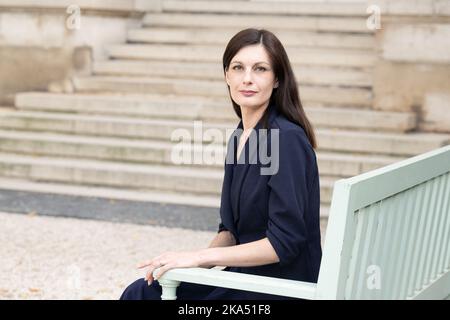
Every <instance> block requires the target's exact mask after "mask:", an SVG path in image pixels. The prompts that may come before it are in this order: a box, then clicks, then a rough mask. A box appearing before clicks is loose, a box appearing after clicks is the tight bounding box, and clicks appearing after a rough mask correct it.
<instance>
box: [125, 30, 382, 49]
mask: <svg viewBox="0 0 450 320" xmlns="http://www.w3.org/2000/svg"><path fill="white" fill-rule="evenodd" d="M239 31H240V28H236V27H234V28H223V27H219V28H217V27H216V28H211V27H209V28H201V27H180V28H173V27H172V28H167V27H166V28H160V27H151V28H140V29H132V30H130V31H129V32H128V36H127V40H128V42H140V43H173V44H181V43H184V44H215V45H223V46H225V45H226V44H227V43H228V41H229V40H230V39H231V38H232V37H233V36H234V35H235V34H236V33H237V32H239ZM270 31H271V32H273V33H274V34H275V35H276V36H277V37H278V38H279V39H280V41H281V43H283V45H284V46H286V47H288V46H297V47H326V48H357V49H372V48H374V46H375V39H374V37H373V36H372V35H371V34H349V33H336V32H312V31H301V30H295V31H294V30H285V29H278V28H277V29H270Z"/></svg>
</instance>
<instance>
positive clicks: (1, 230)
mask: <svg viewBox="0 0 450 320" xmlns="http://www.w3.org/2000/svg"><path fill="white" fill-rule="evenodd" d="M325 224H326V220H323V221H322V228H323V229H322V230H324V227H325ZM323 235H324V233H323V232H322V240H323V238H324V237H323ZM214 236H215V232H209V231H198V230H189V229H180V228H167V227H158V226H150V225H138V224H129V223H117V222H109V221H96V220H86V219H75V218H65V217H64V218H63V217H49V216H39V215H36V214H15V213H5V212H0V243H1V244H2V245H1V246H0V299H82V300H84V299H96V300H97V299H118V298H119V297H120V295H121V293H122V292H123V290H124V289H125V288H126V286H127V285H128V284H129V283H131V282H132V281H134V280H136V279H138V278H141V277H143V276H144V271H143V270H137V269H136V268H135V266H136V264H137V263H138V262H141V261H143V260H146V259H148V258H152V257H153V256H155V255H158V254H160V253H162V252H165V251H168V250H172V251H177V250H191V249H197V248H204V247H207V246H208V245H209V242H210V241H211V240H212V238H213V237H214Z"/></svg>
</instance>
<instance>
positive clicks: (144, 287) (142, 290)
mask: <svg viewBox="0 0 450 320" xmlns="http://www.w3.org/2000/svg"><path fill="white" fill-rule="evenodd" d="M160 299H161V286H160V285H159V284H158V282H157V281H153V283H152V284H151V285H150V286H149V285H148V284H147V281H145V279H143V278H141V279H138V280H136V281H135V282H133V283H131V284H130V285H129V286H128V287H127V288H126V289H125V290H124V292H123V293H122V295H121V296H120V300H160Z"/></svg>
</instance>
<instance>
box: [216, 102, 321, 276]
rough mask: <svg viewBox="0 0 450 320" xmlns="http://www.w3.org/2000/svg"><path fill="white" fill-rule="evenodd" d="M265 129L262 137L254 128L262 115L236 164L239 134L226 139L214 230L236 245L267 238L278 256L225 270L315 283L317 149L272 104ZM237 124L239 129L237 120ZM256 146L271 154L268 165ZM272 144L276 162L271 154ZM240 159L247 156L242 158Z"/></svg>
mask: <svg viewBox="0 0 450 320" xmlns="http://www.w3.org/2000/svg"><path fill="white" fill-rule="evenodd" d="M268 128H269V130H268V131H267V138H265V137H264V135H262V134H261V133H260V132H261V131H259V129H262V120H260V122H258V124H257V125H256V126H255V128H254V129H255V134H256V141H257V144H256V146H257V147H256V149H255V150H253V149H254V148H253V146H254V144H251V143H250V141H251V138H248V139H247V142H246V143H245V145H244V148H243V150H242V152H241V155H240V162H239V163H236V150H237V142H238V141H239V134H237V139H236V138H235V139H236V140H235V143H232V139H233V136H232V137H231V138H230V141H229V142H228V150H227V161H226V162H225V175H224V181H223V187H222V197H221V206H220V216H221V223H220V224H219V232H221V231H223V230H228V231H230V232H231V233H232V234H233V235H234V237H235V239H236V241H237V244H243V243H248V242H252V241H257V240H260V239H263V238H266V237H267V238H268V240H269V242H270V243H271V244H272V246H273V248H274V250H275V252H276V253H277V255H278V258H279V260H280V261H279V262H278V263H274V264H268V265H263V266H256V267H233V266H230V267H227V268H226V270H230V271H235V272H243V273H249V274H257V275H263V276H272V277H279V278H286V279H292V280H300V281H308V282H317V278H318V273H319V267H320V261H321V257H322V250H321V244H320V216H319V209H320V186H319V172H318V166H317V160H316V154H315V152H314V149H313V148H312V146H311V144H310V143H309V140H308V138H307V137H306V134H305V132H304V130H303V129H302V128H301V127H300V126H299V125H297V124H295V123H293V122H291V121H289V120H288V119H286V118H285V117H284V116H283V115H281V114H279V113H278V112H277V110H276V107H275V106H274V105H269V118H268ZM237 129H242V121H241V122H240V123H239V125H238V127H237ZM273 129H278V130H273ZM238 131H239V130H236V131H235V132H238ZM275 131H277V133H278V137H279V140H278V145H276V144H275V143H276V142H273V143H272V139H271V137H272V136H274V138H275V137H276V135H275ZM252 134H253V133H252ZM274 141H276V140H274ZM272 144H273V146H272ZM272 147H274V148H273V150H272ZM275 147H278V148H275ZM261 148H263V150H265V151H264V152H265V154H268V155H269V157H270V156H272V159H271V160H272V161H271V162H270V163H269V164H267V163H266V162H264V161H262V160H263V159H261V158H260V155H261V152H259V151H260V150H261ZM264 148H266V149H264ZM277 149H278V161H276V158H277V157H275V156H273V155H274V152H277V151H276V150H277ZM267 150H269V151H267ZM230 153H232V154H230ZM263 154H264V153H263ZM230 159H231V160H232V161H230ZM243 159H245V160H246V161H245V162H243V163H241V161H242V160H243ZM270 166H272V167H273V168H278V170H276V171H274V174H262V173H261V169H262V168H266V169H267V168H269V167H270Z"/></svg>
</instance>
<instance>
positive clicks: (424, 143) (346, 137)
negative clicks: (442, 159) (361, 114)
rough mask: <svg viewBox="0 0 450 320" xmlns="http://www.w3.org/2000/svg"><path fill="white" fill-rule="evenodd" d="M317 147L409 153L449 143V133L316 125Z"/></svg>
mask: <svg viewBox="0 0 450 320" xmlns="http://www.w3.org/2000/svg"><path fill="white" fill-rule="evenodd" d="M316 136H317V140H318V148H319V150H327V151H339V152H341V151H345V152H360V153H369V154H370V153H376V154H385V155H393V156H404V157H410V156H415V155H418V154H421V153H425V152H428V151H431V150H433V149H438V148H440V147H443V146H446V145H448V144H450V135H448V134H431V133H430V134H429V133H408V134H398V133H381V132H363V131H361V132H358V133H357V134H355V131H348V130H346V131H344V130H333V129H319V130H316Z"/></svg>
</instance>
